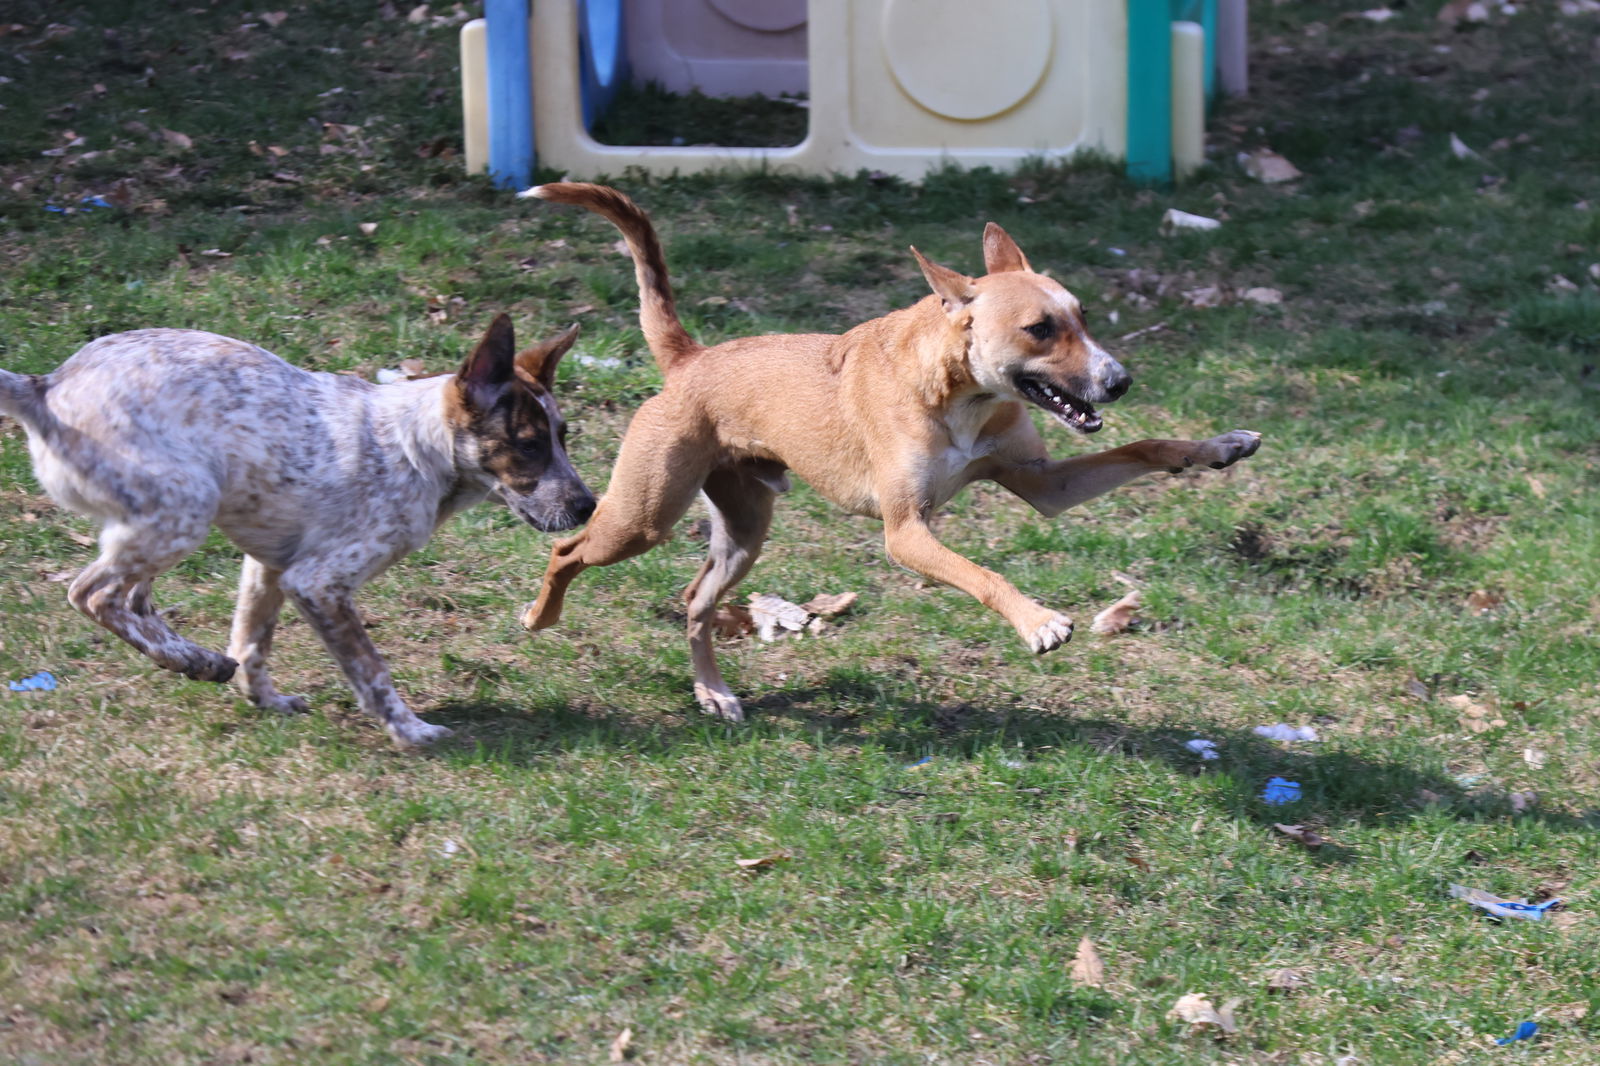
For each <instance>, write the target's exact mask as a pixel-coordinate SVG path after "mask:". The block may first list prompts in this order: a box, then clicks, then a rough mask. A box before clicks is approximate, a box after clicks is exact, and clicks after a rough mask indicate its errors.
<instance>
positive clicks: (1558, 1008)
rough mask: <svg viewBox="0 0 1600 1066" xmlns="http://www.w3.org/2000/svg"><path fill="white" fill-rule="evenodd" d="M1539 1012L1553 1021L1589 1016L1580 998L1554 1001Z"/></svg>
mask: <svg viewBox="0 0 1600 1066" xmlns="http://www.w3.org/2000/svg"><path fill="white" fill-rule="evenodd" d="M1552 917H1554V915H1552ZM1541 1013H1542V1014H1543V1015H1544V1016H1545V1017H1546V1018H1549V1019H1550V1020H1551V1021H1553V1022H1569V1023H1570V1022H1581V1021H1583V1019H1585V1018H1587V1017H1588V1016H1589V1004H1587V1003H1585V1002H1584V1001H1583V1000H1581V999H1579V1000H1574V1001H1573V1002H1571V1003H1556V1004H1553V1005H1551V1006H1549V1007H1546V1008H1545V1009H1544V1010H1543V1011H1542V1012H1541Z"/></svg>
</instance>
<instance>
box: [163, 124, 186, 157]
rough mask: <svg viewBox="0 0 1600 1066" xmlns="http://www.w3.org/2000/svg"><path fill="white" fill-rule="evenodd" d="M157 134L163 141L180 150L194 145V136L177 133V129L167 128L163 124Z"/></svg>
mask: <svg viewBox="0 0 1600 1066" xmlns="http://www.w3.org/2000/svg"><path fill="white" fill-rule="evenodd" d="M159 134H160V137H161V139H162V140H163V141H164V142H166V143H167V144H169V145H171V146H172V147H174V148H177V149H179V150H180V151H187V150H188V149H190V148H193V147H194V138H192V137H190V136H189V135H188V134H187V133H179V132H178V131H177V130H169V129H167V128H166V127H165V126H163V127H161V129H160V130H159Z"/></svg>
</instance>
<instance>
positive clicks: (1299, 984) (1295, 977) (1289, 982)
mask: <svg viewBox="0 0 1600 1066" xmlns="http://www.w3.org/2000/svg"><path fill="white" fill-rule="evenodd" d="M1308 983H1309V982H1308V981H1307V980H1306V975H1305V972H1304V971H1303V970H1291V969H1282V970H1273V971H1272V973H1270V974H1268V975H1267V991H1268V992H1298V991H1299V990H1300V989H1302V988H1304V987H1305V986H1306V985H1307V984H1308Z"/></svg>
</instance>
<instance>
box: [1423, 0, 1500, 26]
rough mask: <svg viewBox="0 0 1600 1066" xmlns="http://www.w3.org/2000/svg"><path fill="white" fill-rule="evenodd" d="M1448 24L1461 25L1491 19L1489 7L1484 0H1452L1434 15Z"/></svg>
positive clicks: (1441, 21)
mask: <svg viewBox="0 0 1600 1066" xmlns="http://www.w3.org/2000/svg"><path fill="white" fill-rule="evenodd" d="M1434 17H1435V18H1436V19H1438V20H1439V22H1440V23H1442V24H1444V25H1446V26H1459V25H1461V23H1463V22H1468V23H1477V22H1488V21H1489V7H1488V5H1487V4H1485V3H1483V0H1450V2H1449V3H1448V4H1445V5H1444V6H1443V7H1441V8H1440V9H1439V13H1438V14H1437V15H1435V16H1434Z"/></svg>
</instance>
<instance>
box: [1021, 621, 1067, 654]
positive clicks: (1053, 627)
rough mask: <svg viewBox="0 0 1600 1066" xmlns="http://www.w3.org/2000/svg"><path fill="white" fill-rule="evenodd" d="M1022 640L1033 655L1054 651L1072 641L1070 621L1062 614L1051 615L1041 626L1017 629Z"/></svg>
mask: <svg viewBox="0 0 1600 1066" xmlns="http://www.w3.org/2000/svg"><path fill="white" fill-rule="evenodd" d="M1017 632H1019V633H1021V634H1022V639H1023V640H1025V641H1027V642H1028V648H1029V650H1031V651H1032V652H1033V653H1034V654H1035V655H1043V654H1044V653H1045V652H1047V651H1054V650H1055V649H1056V648H1059V647H1061V645H1063V644H1065V643H1066V642H1067V641H1069V640H1071V639H1072V619H1070V618H1068V617H1067V616H1066V615H1064V614H1052V615H1050V616H1049V617H1048V618H1047V619H1046V620H1045V621H1044V622H1043V623H1042V624H1040V625H1038V626H1036V627H1034V628H1032V629H1018V630H1017Z"/></svg>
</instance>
